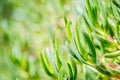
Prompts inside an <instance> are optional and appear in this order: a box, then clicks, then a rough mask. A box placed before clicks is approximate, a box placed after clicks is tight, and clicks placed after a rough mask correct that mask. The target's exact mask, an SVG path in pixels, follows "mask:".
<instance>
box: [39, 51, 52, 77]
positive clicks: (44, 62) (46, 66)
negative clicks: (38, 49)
mask: <svg viewBox="0 0 120 80" xmlns="http://www.w3.org/2000/svg"><path fill="white" fill-rule="evenodd" d="M44 54H45V53H44ZM44 54H43V53H40V63H41V65H42V68H43V69H44V71H45V72H46V74H48V75H49V76H51V77H54V72H53V70H52V68H51V67H50V63H49V61H48V59H47V56H46V55H44Z"/></svg>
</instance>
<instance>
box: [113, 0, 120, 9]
mask: <svg viewBox="0 0 120 80" xmlns="http://www.w3.org/2000/svg"><path fill="white" fill-rule="evenodd" d="M112 1H113V3H114V4H115V5H116V6H117V7H118V8H120V4H119V3H118V2H117V1H116V0H112Z"/></svg>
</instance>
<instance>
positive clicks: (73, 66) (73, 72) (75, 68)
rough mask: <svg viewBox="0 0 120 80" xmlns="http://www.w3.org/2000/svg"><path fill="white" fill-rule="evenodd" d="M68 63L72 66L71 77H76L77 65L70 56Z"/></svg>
mask: <svg viewBox="0 0 120 80" xmlns="http://www.w3.org/2000/svg"><path fill="white" fill-rule="evenodd" d="M70 65H71V68H72V74H73V78H74V79H76V77H77V67H76V63H75V60H74V59H73V58H72V57H70Z"/></svg>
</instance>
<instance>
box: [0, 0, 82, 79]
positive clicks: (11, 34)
mask: <svg viewBox="0 0 120 80" xmlns="http://www.w3.org/2000/svg"><path fill="white" fill-rule="evenodd" d="M83 5H84V3H81V1H80V0H0V80H49V77H47V76H46V75H45V73H44V72H43V71H42V70H41V67H40V62H39V53H40V51H42V49H44V48H49V47H50V35H49V34H51V32H50V31H53V32H55V34H56V35H57V37H58V38H59V41H60V43H61V44H62V43H64V42H65V39H66V36H65V26H64V17H67V18H68V19H69V20H71V21H72V22H73V23H74V21H75V19H76V18H77V17H78V14H80V13H81V12H82V10H81V6H82V7H83ZM62 46H63V47H64V45H62ZM62 51H64V50H62Z"/></svg>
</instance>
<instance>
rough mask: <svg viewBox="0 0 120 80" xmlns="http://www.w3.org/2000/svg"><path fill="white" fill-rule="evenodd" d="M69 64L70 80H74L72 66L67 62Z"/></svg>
mask: <svg viewBox="0 0 120 80" xmlns="http://www.w3.org/2000/svg"><path fill="white" fill-rule="evenodd" d="M67 66H68V72H69V80H73V73H72V68H71V66H70V64H69V63H67Z"/></svg>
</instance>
